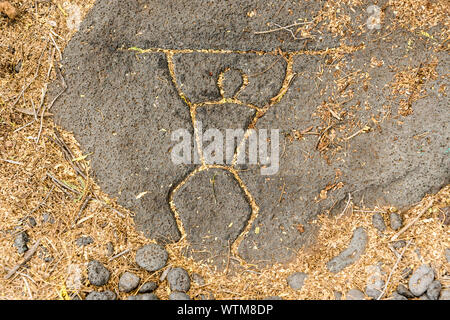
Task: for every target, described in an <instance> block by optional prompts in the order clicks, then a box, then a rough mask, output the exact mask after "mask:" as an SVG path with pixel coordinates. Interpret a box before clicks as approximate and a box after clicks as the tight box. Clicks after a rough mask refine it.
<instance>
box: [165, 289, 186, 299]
mask: <svg viewBox="0 0 450 320" xmlns="http://www.w3.org/2000/svg"><path fill="white" fill-rule="evenodd" d="M169 300H191V298H190V297H189V296H188V295H187V294H186V293H184V292H178V291H174V292H172V293H171V294H170V295H169Z"/></svg>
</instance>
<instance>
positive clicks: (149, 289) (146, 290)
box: [138, 281, 158, 293]
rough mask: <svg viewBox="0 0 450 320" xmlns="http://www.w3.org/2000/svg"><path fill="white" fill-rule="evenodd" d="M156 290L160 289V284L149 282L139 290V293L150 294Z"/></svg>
mask: <svg viewBox="0 0 450 320" xmlns="http://www.w3.org/2000/svg"><path fill="white" fill-rule="evenodd" d="M156 288H158V284H157V283H156V282H154V281H149V282H146V283H144V284H143V285H142V286H141V287H140V288H139V291H138V292H139V293H149V292H153V291H155V290H156Z"/></svg>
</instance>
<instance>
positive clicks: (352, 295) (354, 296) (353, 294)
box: [346, 289, 366, 300]
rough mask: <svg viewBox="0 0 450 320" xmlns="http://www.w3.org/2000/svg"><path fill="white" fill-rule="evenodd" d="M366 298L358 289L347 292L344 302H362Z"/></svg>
mask: <svg viewBox="0 0 450 320" xmlns="http://www.w3.org/2000/svg"><path fill="white" fill-rule="evenodd" d="M365 297H366V296H365V295H364V293H362V292H361V291H360V290H358V289H351V290H349V291H348V292H347V295H346V300H364V298H365Z"/></svg>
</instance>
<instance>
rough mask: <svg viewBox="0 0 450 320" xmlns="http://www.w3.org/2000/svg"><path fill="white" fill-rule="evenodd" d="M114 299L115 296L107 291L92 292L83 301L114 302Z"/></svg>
mask: <svg viewBox="0 0 450 320" xmlns="http://www.w3.org/2000/svg"><path fill="white" fill-rule="evenodd" d="M116 299H117V295H116V294H115V293H114V292H112V291H109V290H107V291H102V292H98V291H92V292H90V293H89V294H88V295H87V296H86V299H85V300H116Z"/></svg>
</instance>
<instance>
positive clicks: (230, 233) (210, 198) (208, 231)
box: [174, 169, 251, 268]
mask: <svg viewBox="0 0 450 320" xmlns="http://www.w3.org/2000/svg"><path fill="white" fill-rule="evenodd" d="M211 181H214V185H212V182H211ZM213 188H214V189H213ZM174 201H175V205H176V207H177V208H178V211H179V213H180V219H181V220H182V222H183V226H184V228H185V230H186V232H187V234H188V240H189V241H190V243H191V244H192V245H191V246H190V251H189V252H190V254H191V255H192V256H193V257H195V258H197V259H202V260H203V261H208V262H215V264H216V265H218V266H220V267H221V268H225V267H226V265H227V261H228V260H227V255H228V250H229V243H232V242H233V241H234V240H236V238H237V237H238V236H239V234H240V232H242V229H244V228H245V226H246V223H247V220H248V218H249V217H250V213H251V207H250V205H249V204H248V202H247V200H246V198H245V195H244V192H243V191H242V190H241V188H240V186H239V184H238V182H237V181H236V179H235V178H234V177H233V176H232V175H231V174H230V173H229V172H227V171H225V170H221V169H210V170H207V171H206V170H205V171H202V172H199V173H197V174H196V175H194V176H193V177H191V178H190V179H189V180H188V181H187V182H186V184H185V185H184V186H183V187H181V189H180V190H178V191H177V192H176V193H175V195H174ZM206 208H207V209H206Z"/></svg>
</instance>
